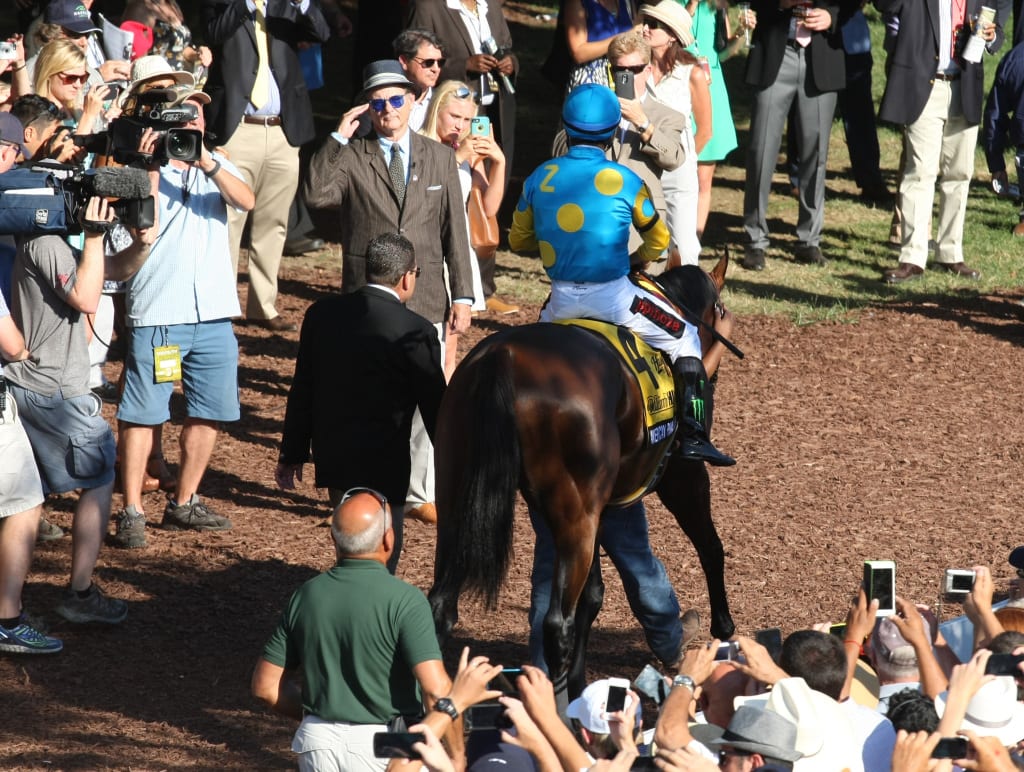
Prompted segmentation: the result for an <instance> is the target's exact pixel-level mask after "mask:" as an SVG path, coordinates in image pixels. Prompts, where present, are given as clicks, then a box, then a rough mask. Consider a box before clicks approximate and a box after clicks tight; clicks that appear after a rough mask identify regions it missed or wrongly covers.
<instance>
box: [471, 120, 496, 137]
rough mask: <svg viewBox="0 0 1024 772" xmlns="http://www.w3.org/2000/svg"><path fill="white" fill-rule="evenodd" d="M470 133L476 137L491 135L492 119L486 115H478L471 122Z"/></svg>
mask: <svg viewBox="0 0 1024 772" xmlns="http://www.w3.org/2000/svg"><path fill="white" fill-rule="evenodd" d="M469 133H470V134H472V135H473V136H474V137H489V136H490V135H491V119H490V118H488V117H487V116H486V115H478V116H476V117H475V118H473V119H472V120H471V121H470V122H469Z"/></svg>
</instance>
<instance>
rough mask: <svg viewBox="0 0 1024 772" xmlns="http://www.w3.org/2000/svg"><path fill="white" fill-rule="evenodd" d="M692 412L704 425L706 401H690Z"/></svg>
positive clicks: (696, 399) (696, 398)
mask: <svg viewBox="0 0 1024 772" xmlns="http://www.w3.org/2000/svg"><path fill="white" fill-rule="evenodd" d="M690 412H691V413H693V417H694V419H695V420H696V421H697V422H698V423H701V424H703V423H704V400H702V399H701V398H700V397H694V398H693V399H691V400H690Z"/></svg>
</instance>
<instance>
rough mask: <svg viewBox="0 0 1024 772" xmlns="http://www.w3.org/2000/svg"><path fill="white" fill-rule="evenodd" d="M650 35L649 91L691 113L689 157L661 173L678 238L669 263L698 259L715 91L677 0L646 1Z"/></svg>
mask: <svg viewBox="0 0 1024 772" xmlns="http://www.w3.org/2000/svg"><path fill="white" fill-rule="evenodd" d="M640 22H641V24H642V25H643V31H644V40H646V41H647V42H648V43H649V44H650V46H651V80H650V81H648V83H647V92H648V93H649V94H650V95H651V96H652V97H654V98H655V99H657V100H658V101H659V102H661V103H662V104H665V105H667V106H668V107H671V108H672V109H673V110H675V111H676V112H679V113H682V115H683V117H684V118H685V119H686V125H685V127H684V128H683V134H682V143H683V148H684V149H685V151H686V160H684V161H683V163H682V165H681V166H679V167H678V168H677V169H674V170H672V171H666V172H664V173H663V174H662V175H661V187H662V190H663V191H664V193H665V207H666V219H667V220H668V222H667V225H668V229H669V232H670V233H671V234H672V244H671V249H670V253H669V259H668V262H667V264H666V266H665V267H666V268H673V267H675V266H677V265H697V258H698V257H699V256H700V240H699V239H698V238H697V191H698V184H697V156H698V154H699V153H700V151H701V149H702V148H703V147H704V145H706V144H707V142H708V140H709V139H710V138H711V91H710V88H709V87H708V78H707V75H706V73H705V72H704V70H703V69H702V68H701V67H700V66H699V64H698V60H697V58H696V57H695V56H694V55H693V54H691V53H689V52H687V51H686V50H685V49H686V47H687V46H689V45H691V44H692V43H693V33H692V32H691V27H692V24H693V22H692V19H691V18H690V14H688V13H687V12H686V9H685V8H683V7H682V6H681V5H680V4H679V3H677V2H675V0H661V2H659V3H658V4H657V5H643V6H641V7H640Z"/></svg>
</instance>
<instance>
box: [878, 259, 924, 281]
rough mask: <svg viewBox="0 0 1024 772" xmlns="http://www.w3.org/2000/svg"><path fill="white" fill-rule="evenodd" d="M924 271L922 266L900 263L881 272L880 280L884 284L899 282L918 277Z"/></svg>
mask: <svg viewBox="0 0 1024 772" xmlns="http://www.w3.org/2000/svg"><path fill="white" fill-rule="evenodd" d="M923 273H924V268H921V267H920V266H916V265H914V264H913V263H900V264H899V265H898V266H896V267H895V268H890V269H889V270H888V271H886V272H885V273H883V274H882V281H884V282H885V283H886V284H900V283H902V282H905V281H910V280H911V279H918V278H920V277H921V274H923Z"/></svg>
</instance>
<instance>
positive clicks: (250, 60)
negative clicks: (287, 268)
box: [203, 0, 330, 332]
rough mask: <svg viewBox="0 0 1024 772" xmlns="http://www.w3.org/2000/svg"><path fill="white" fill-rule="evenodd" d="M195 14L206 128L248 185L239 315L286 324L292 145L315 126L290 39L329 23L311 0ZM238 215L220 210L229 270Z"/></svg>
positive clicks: (214, 0)
mask: <svg viewBox="0 0 1024 772" xmlns="http://www.w3.org/2000/svg"><path fill="white" fill-rule="evenodd" d="M203 22H204V25H205V28H206V40H207V43H208V44H209V45H210V47H211V48H212V49H213V52H214V54H213V65H212V66H211V67H210V75H209V78H208V80H207V81H206V92H207V93H208V94H209V95H210V98H211V100H212V101H211V102H210V104H209V105H207V106H206V110H205V112H206V130H207V137H208V138H209V139H210V140H211V141H212V142H213V143H214V144H217V145H220V146H222V147H224V148H225V149H226V150H227V152H228V155H229V156H230V158H231V162H232V163H233V164H234V165H235V167H236V168H238V170H239V171H240V172H242V174H243V176H244V177H245V180H246V182H247V183H248V184H249V187H251V188H252V189H253V192H254V193H255V194H256V207H255V209H253V210H252V226H251V229H250V236H249V241H250V244H249V296H248V298H249V299H248V301H247V303H246V309H245V315H246V318H247V319H249V320H250V321H251V322H252V323H254V324H258V325H260V326H262V327H264V328H266V329H268V330H272V331H274V332H284V331H288V330H294V329H295V325H294V324H291V323H289V322H286V321H285V320H284V319H281V318H280V316H278V313H277V308H276V304H277V270H278V268H279V266H280V265H281V253H282V252H283V250H284V240H285V234H286V233H287V229H288V211H289V209H290V207H291V203H292V199H293V198H294V197H295V190H296V188H297V187H298V184H299V146H300V145H302V144H304V143H306V142H309V141H310V140H311V139H313V137H314V135H315V131H314V127H313V108H312V106H311V105H310V101H309V93H308V92H307V91H306V82H305V81H304V80H303V77H302V69H301V68H300V66H299V58H298V53H297V46H298V44H299V43H301V42H310V43H325V42H326V41H327V39H328V37H330V28H329V27H328V25H327V21H326V20H325V19H324V16H323V14H322V13H321V11H320V8H319V6H318V4H316V3H312V2H311V0H203ZM247 215H248V213H246V212H237V211H234V210H229V212H228V226H229V228H230V233H231V250H232V251H231V254H232V258H233V259H234V261H235V268H236V271H237V268H238V250H239V247H240V245H241V242H242V230H243V229H244V227H245V222H246V219H247Z"/></svg>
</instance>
